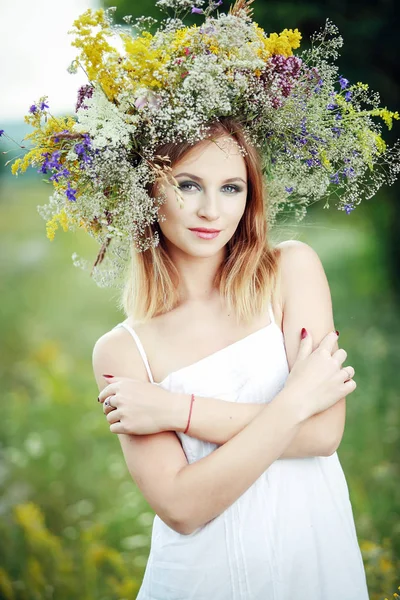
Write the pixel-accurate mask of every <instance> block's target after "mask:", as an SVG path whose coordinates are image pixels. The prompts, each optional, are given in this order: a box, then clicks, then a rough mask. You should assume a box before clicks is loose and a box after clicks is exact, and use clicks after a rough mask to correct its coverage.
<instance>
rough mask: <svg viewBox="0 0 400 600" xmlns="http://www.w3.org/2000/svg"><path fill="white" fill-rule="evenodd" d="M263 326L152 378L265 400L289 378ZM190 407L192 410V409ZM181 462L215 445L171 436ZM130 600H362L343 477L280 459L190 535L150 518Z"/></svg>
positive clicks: (185, 389) (334, 465)
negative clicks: (142, 565)
mask: <svg viewBox="0 0 400 600" xmlns="http://www.w3.org/2000/svg"><path fill="white" fill-rule="evenodd" d="M268 310H269V314H270V319H271V322H270V324H269V325H267V326H266V327H263V328H261V329H259V330H257V331H255V332H253V333H251V334H250V335H248V336H246V337H245V338H242V339H240V340H239V341H237V342H234V343H233V344H230V345H229V346H227V347H225V348H223V349H222V350H218V351H217V352H214V353H213V354H210V355H209V356H206V357H205V358H202V359H200V360H199V361H197V362H195V363H193V364H191V365H188V366H186V367H183V368H181V369H178V370H177V371H173V372H172V373H170V374H169V375H167V377H165V379H163V381H161V382H160V383H156V382H154V380H153V376H152V374H151V370H150V367H149V363H148V359H147V356H146V354H145V351H144V348H143V345H142V344H141V342H140V339H139V338H138V336H137V334H136V332H135V331H134V330H133V329H132V327H130V326H129V325H128V324H126V323H118V325H116V327H119V326H123V327H125V328H126V329H127V330H128V331H129V332H130V333H131V335H132V337H133V338H134V340H135V342H136V344H137V346H138V349H139V351H140V353H141V356H142V358H143V361H144V363H145V365H146V369H147V373H148V375H149V379H150V381H151V382H152V383H154V385H160V386H161V387H163V388H164V389H167V390H170V391H173V392H177V393H187V394H191V393H194V394H197V395H199V396H205V397H207V396H208V397H213V398H220V399H223V400H226V401H228V402H251V403H254V402H258V403H268V402H270V401H271V400H272V399H273V398H274V396H276V394H277V393H278V392H279V391H280V390H281V389H282V387H283V386H284V383H285V380H286V378H287V376H288V374H289V367H288V363H287V357H286V351H285V345H284V336H283V333H282V331H281V329H280V327H279V325H278V324H277V323H276V322H275V318H274V315H273V310H272V306H271V304H269V306H268ZM195 408H196V407H195V406H194V410H195ZM176 435H177V436H178V438H179V440H180V442H181V444H182V447H183V450H184V452H185V455H186V457H187V460H188V463H193V462H195V461H197V460H199V459H201V458H203V457H205V456H207V455H208V454H210V453H211V452H213V450H215V449H216V448H218V445H217V444H214V443H211V442H205V441H202V440H198V439H196V438H193V437H191V436H190V435H187V434H184V433H181V432H177V433H176ZM136 600H368V590H367V583H366V576H365V570H364V565H363V560H362V555H361V551H360V548H359V545H358V541H357V534H356V529H355V524H354V519H353V512H352V506H351V502H350V498H349V491H348V487H347V483H346V479H345V476H344V473H343V470H342V467H341V464H340V461H339V457H338V455H337V453H336V452H335V453H334V454H332V455H331V456H315V457H309V458H286V459H279V460H276V461H275V462H273V463H272V465H270V467H268V469H267V470H266V471H265V472H264V473H262V475H261V476H260V477H259V478H258V479H257V480H256V481H255V482H254V483H253V485H251V487H250V488H248V489H247V490H246V492H244V493H243V494H242V495H241V496H240V497H239V498H238V499H237V500H236V501H235V502H234V503H233V504H232V505H231V506H229V507H228V508H227V509H226V510H225V511H224V512H223V513H221V514H220V515H219V516H217V517H216V518H214V519H213V520H211V521H210V522H208V523H207V524H206V525H204V526H203V527H200V528H198V529H197V530H196V531H194V532H193V533H192V534H190V535H184V534H180V533H177V532H176V531H174V530H173V529H171V528H170V527H169V526H168V525H166V524H165V523H164V522H163V521H162V520H161V519H160V517H159V516H158V515H155V517H154V521H153V529H152V536H151V548H150V554H149V557H148V562H147V565H146V570H145V573H144V577H143V581H142V585H141V588H140V590H139V592H138V595H137V597H136Z"/></svg>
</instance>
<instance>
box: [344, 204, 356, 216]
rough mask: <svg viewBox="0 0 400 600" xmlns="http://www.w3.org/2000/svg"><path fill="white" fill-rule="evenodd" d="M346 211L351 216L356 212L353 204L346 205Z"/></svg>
mask: <svg viewBox="0 0 400 600" xmlns="http://www.w3.org/2000/svg"><path fill="white" fill-rule="evenodd" d="M344 209H345V211H346V213H347V214H348V215H349V214H350V213H351V211H352V210H354V206H353V205H352V204H345V205H344Z"/></svg>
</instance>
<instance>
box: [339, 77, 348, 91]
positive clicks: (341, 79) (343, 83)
mask: <svg viewBox="0 0 400 600" xmlns="http://www.w3.org/2000/svg"><path fill="white" fill-rule="evenodd" d="M339 83H340V87H341V89H342V90H345V89H346V88H347V86H348V85H349V80H348V79H346V78H345V77H339Z"/></svg>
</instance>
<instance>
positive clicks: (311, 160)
mask: <svg viewBox="0 0 400 600" xmlns="http://www.w3.org/2000/svg"><path fill="white" fill-rule="evenodd" d="M313 164H314V161H313V159H312V158H307V160H306V165H307V167H312V166H313Z"/></svg>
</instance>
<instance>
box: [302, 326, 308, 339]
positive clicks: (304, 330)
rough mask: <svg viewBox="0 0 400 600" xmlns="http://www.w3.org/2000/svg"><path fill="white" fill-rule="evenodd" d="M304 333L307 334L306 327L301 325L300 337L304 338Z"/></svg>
mask: <svg viewBox="0 0 400 600" xmlns="http://www.w3.org/2000/svg"><path fill="white" fill-rule="evenodd" d="M306 335H307V329H305V328H304V327H303V328H302V330H301V339H302V340H304V338H305V337H306Z"/></svg>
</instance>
